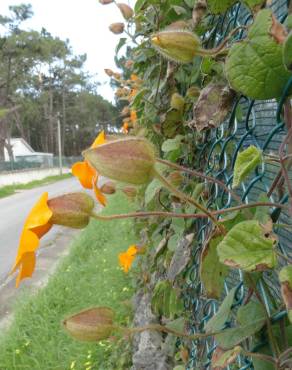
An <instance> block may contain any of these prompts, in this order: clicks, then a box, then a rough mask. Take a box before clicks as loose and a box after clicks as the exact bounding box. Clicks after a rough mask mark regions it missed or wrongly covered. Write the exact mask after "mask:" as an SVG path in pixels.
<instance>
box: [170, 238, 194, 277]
mask: <svg viewBox="0 0 292 370" xmlns="http://www.w3.org/2000/svg"><path fill="white" fill-rule="evenodd" d="M193 240H194V234H188V235H186V236H185V237H182V238H181V240H180V241H179V243H178V245H177V247H176V249H175V252H174V255H173V257H172V259H171V262H170V266H169V268H168V271H167V278H168V279H169V280H170V281H171V282H173V281H174V280H175V278H176V277H177V275H179V274H180V273H181V272H182V271H183V270H184V269H185V268H186V266H187V265H188V263H189V261H190V259H191V252H192V242H193Z"/></svg>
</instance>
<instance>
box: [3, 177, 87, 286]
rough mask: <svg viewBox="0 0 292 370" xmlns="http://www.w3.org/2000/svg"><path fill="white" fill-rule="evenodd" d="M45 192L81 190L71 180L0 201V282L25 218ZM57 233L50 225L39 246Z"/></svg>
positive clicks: (52, 195) (11, 263)
mask: <svg viewBox="0 0 292 370" xmlns="http://www.w3.org/2000/svg"><path fill="white" fill-rule="evenodd" d="M45 191H47V192H48V193H49V197H50V198H51V197H54V196H57V195H60V194H64V193H71V192H74V191H82V188H81V187H80V185H79V182H78V181H77V180H76V179H75V178H70V179H66V180H62V181H58V182H55V183H53V184H49V185H44V186H40V187H38V188H34V189H30V190H23V191H21V192H19V193H17V194H14V195H11V196H9V197H6V198H1V199H0V282H2V281H3V280H4V279H5V277H6V276H7V274H8V272H9V271H10V270H11V267H12V266H13V263H14V259H15V256H16V253H17V249H18V241H19V237H20V234H21V231H22V227H23V223H24V221H25V219H26V216H27V215H28V213H29V212H30V209H31V208H32V206H33V205H34V203H35V202H36V201H37V200H38V198H39V197H40V196H41V194H42V193H43V192H45ZM60 230H61V227H56V226H54V227H53V228H52V229H51V230H50V231H49V233H48V234H47V235H45V236H44V237H43V238H42V240H41V244H40V246H44V245H46V244H48V243H50V241H53V240H54V238H55V237H56V235H57V234H58V233H59V232H60Z"/></svg>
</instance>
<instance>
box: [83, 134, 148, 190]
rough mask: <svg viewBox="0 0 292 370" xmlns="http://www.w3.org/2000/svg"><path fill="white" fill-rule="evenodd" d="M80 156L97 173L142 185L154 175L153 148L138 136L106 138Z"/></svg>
mask: <svg viewBox="0 0 292 370" xmlns="http://www.w3.org/2000/svg"><path fill="white" fill-rule="evenodd" d="M83 155H84V157H85V159H86V160H87V161H88V162H89V163H90V164H91V165H92V166H93V167H94V168H95V169H96V170H97V171H98V173H100V174H101V175H103V176H106V177H108V178H110V179H112V180H116V181H121V182H126V183H129V184H133V185H141V184H147V183H148V182H150V181H151V180H152V178H153V172H154V164H155V150H154V147H153V145H152V144H151V143H150V142H149V141H147V140H146V139H144V138H141V137H134V136H133V137H127V138H123V139H117V140H113V141H108V142H106V143H105V144H102V145H99V146H98V147H96V148H92V149H88V150H86V151H85V152H83Z"/></svg>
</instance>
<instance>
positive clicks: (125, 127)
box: [122, 121, 129, 134]
mask: <svg viewBox="0 0 292 370" xmlns="http://www.w3.org/2000/svg"><path fill="white" fill-rule="evenodd" d="M122 131H123V133H124V134H127V133H128V132H129V122H127V121H126V122H124V124H123V127H122Z"/></svg>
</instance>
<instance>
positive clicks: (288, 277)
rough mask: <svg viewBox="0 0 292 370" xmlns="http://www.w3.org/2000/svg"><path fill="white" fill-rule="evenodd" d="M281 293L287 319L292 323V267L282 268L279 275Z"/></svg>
mask: <svg viewBox="0 0 292 370" xmlns="http://www.w3.org/2000/svg"><path fill="white" fill-rule="evenodd" d="M279 280H280V283H281V293H282V297H283V300H284V302H285V305H286V308H287V311H288V318H289V320H290V322H292V265H289V266H286V267H283V268H282V270H281V271H280V273H279Z"/></svg>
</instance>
